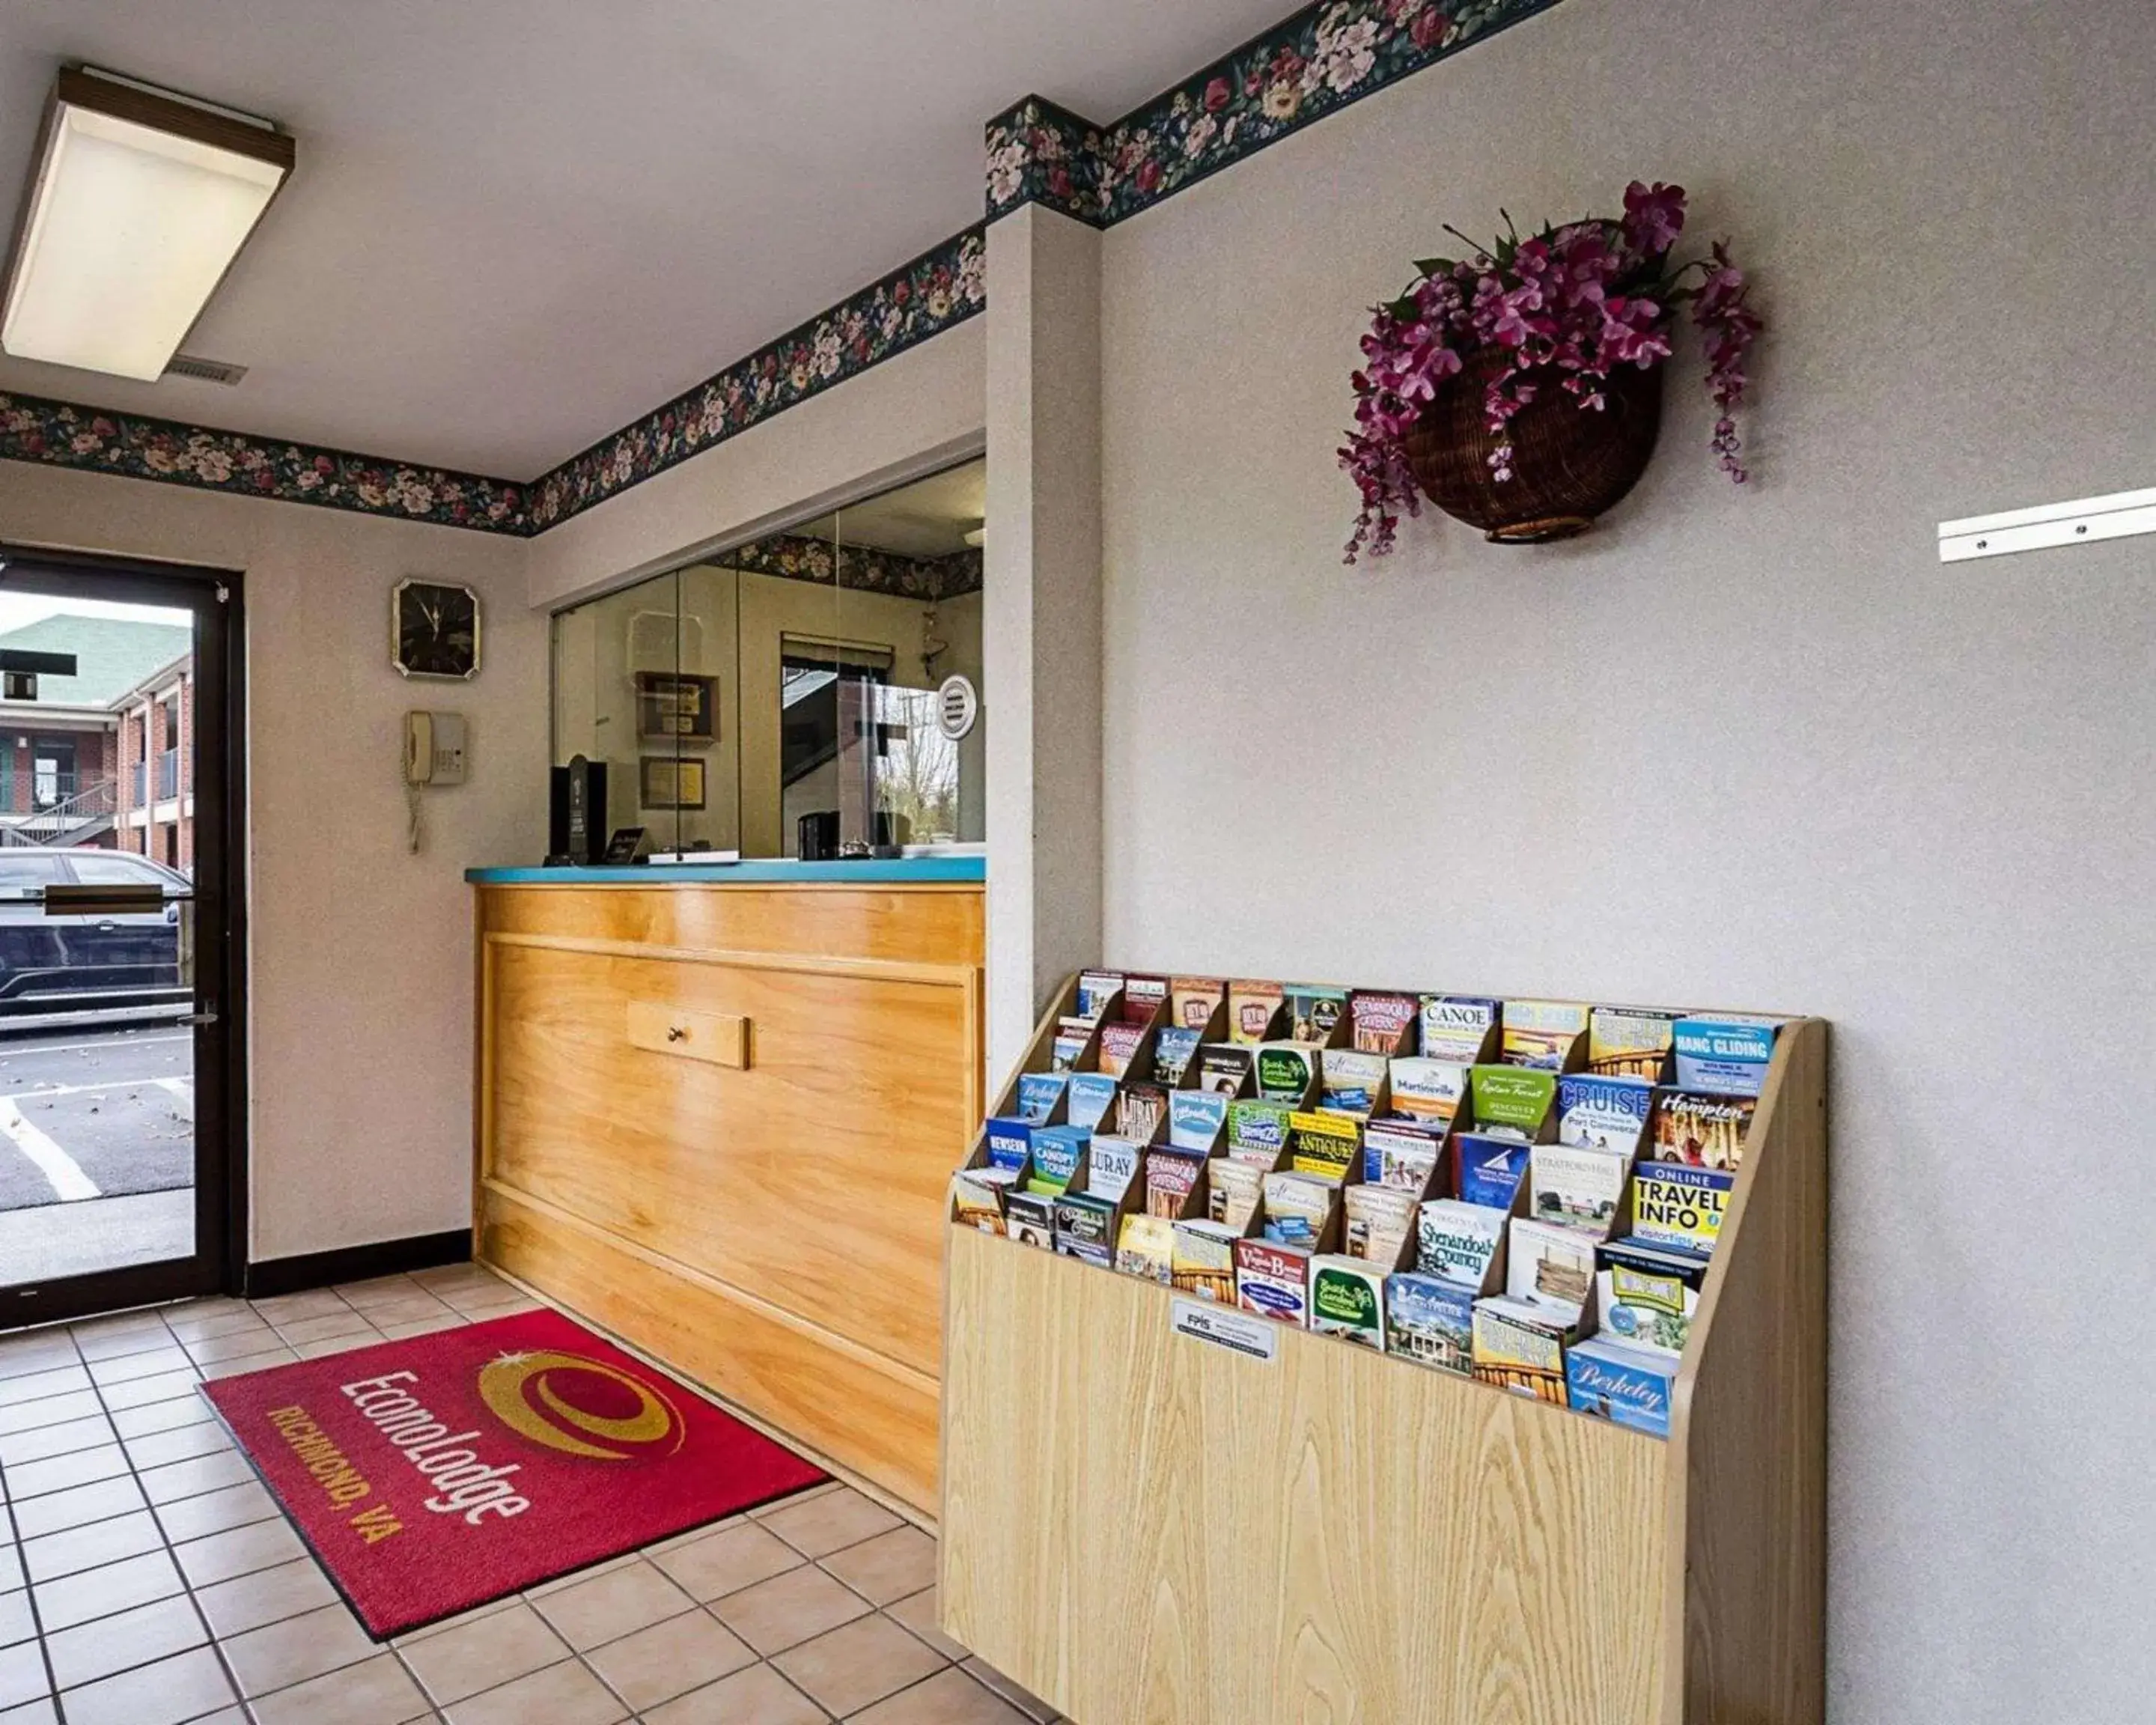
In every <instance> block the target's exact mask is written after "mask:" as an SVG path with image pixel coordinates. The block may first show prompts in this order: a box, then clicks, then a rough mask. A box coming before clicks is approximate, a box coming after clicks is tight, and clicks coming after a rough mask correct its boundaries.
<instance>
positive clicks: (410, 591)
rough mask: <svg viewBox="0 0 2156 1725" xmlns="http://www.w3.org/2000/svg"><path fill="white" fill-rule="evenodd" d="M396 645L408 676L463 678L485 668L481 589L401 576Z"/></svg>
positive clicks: (393, 630) (395, 603) (395, 606)
mask: <svg viewBox="0 0 2156 1725" xmlns="http://www.w3.org/2000/svg"><path fill="white" fill-rule="evenodd" d="M389 626H390V651H391V657H392V660H393V663H394V664H395V665H396V666H397V669H398V670H399V671H401V672H403V674H404V675H406V676H408V677H442V678H447V679H449V680H454V681H462V680H465V679H467V678H470V677H473V676H475V675H478V673H479V595H478V594H477V593H474V592H473V591H472V590H471V589H470V588H468V587H452V586H448V585H445V584H444V583H438V582H432V581H400V582H398V583H397V588H396V592H395V593H394V595H393V598H392V600H391V604H390V619H389Z"/></svg>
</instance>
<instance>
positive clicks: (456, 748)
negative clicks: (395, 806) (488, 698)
mask: <svg viewBox="0 0 2156 1725" xmlns="http://www.w3.org/2000/svg"><path fill="white" fill-rule="evenodd" d="M464 782H465V721H464V715H463V714H461V713H424V712H409V713H407V714H405V715H404V783H407V784H408V785H433V786H440V785H453V784H462V783H464Z"/></svg>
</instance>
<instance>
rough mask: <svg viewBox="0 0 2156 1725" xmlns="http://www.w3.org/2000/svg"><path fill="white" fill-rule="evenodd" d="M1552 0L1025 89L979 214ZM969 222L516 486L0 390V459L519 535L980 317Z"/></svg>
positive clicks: (1244, 121)
mask: <svg viewBox="0 0 2156 1725" xmlns="http://www.w3.org/2000/svg"><path fill="white" fill-rule="evenodd" d="M1559 3H1560V0H1317V3H1316V4H1313V5H1310V6H1306V7H1305V8H1303V9H1302V10H1301V11H1300V12H1297V13H1294V14H1292V15H1291V17H1289V18H1286V19H1283V20H1282V21H1281V23H1278V24H1276V25H1275V26H1274V27H1273V28H1271V29H1269V30H1267V31H1265V32H1264V33H1262V34H1260V35H1259V36H1257V37H1255V38H1254V39H1252V40H1250V42H1247V43H1245V44H1244V45H1243V46H1242V47H1240V48H1239V49H1235V51H1234V52H1233V53H1231V54H1224V55H1223V56H1222V57H1221V58H1220V59H1217V60H1215V61H1214V62H1213V64H1210V65H1209V66H1207V67H1205V68H1204V69H1203V70H1201V71H1199V72H1197V73H1194V74H1192V75H1191V76H1190V77H1188V78H1186V79H1184V80H1182V82H1181V83H1179V84H1178V85H1176V86H1175V88H1173V90H1168V91H1166V92H1164V93H1163V94H1162V95H1158V96H1156V97H1154V98H1153V99H1152V100H1150V101H1147V102H1145V103H1143V104H1142V105H1140V106H1139V107H1137V109H1135V110H1132V112H1131V113H1129V114H1127V115H1126V116H1124V117H1123V118H1122V119H1121V120H1118V121H1114V122H1113V123H1112V124H1111V125H1108V126H1096V125H1095V124H1093V123H1092V122H1091V121H1087V120H1086V119H1084V118H1082V117H1081V116H1078V115H1076V114H1073V113H1071V112H1070V110H1068V109H1066V108H1062V107H1059V106H1058V105H1056V104H1055V103H1053V102H1050V101H1049V100H1046V99H1045V98H1044V97H1040V96H1029V97H1027V98H1026V99H1025V100H1024V101H1022V102H1019V103H1018V104H1016V105H1014V106H1013V107H1012V108H1011V109H1009V110H1008V111H1006V112H1005V113H1003V114H1000V115H998V116H997V117H996V118H995V119H993V120H992V121H989V122H988V129H987V144H988V161H987V206H988V219H989V220H993V219H994V218H997V217H998V216H1002V215H1006V214H1008V213H1009V212H1011V211H1012V210H1014V209H1017V208H1019V207H1020V206H1021V205H1024V204H1026V203H1043V204H1046V205H1048V206H1049V207H1050V208H1054V209H1057V210H1060V211H1061V212H1062V213H1065V214H1066V215H1069V216H1072V217H1074V218H1076V219H1078V220H1080V221H1082V222H1086V223H1090V224H1091V225H1093V226H1095V227H1101V228H1105V227H1108V226H1111V225H1112V224H1113V223H1117V222H1121V221H1124V220H1127V218H1130V217H1132V216H1133V215H1136V214H1137V213H1139V212H1140V211H1142V210H1145V209H1149V208H1152V206H1153V205H1154V204H1157V203H1160V202H1161V201H1162V200H1163V199H1164V198H1170V197H1173V195H1174V194H1175V193H1178V192H1182V191H1186V190H1188V188H1189V187H1192V186H1194V185H1196V184H1197V183H1198V182H1199V181H1201V180H1204V179H1205V178H1207V177H1209V176H1211V175H1213V174H1215V173H1218V172H1219V171H1220V170H1221V169H1223V168H1224V167H1231V166H1233V165H1234V164H1235V163H1236V162H1240V161H1241V160H1242V159H1243V158H1244V157H1247V156H1250V155H1252V154H1254V153H1255V152H1256V151H1259V150H1262V149H1263V148H1265V146H1267V145H1268V144H1272V143H1276V142H1277V141H1279V140H1281V138H1284V137H1286V136H1288V135H1289V134H1291V132H1295V131H1300V130H1301V128H1302V127H1304V126H1308V125H1310V124H1311V123H1312V121H1317V120H1322V119H1323V118H1324V117H1325V116H1327V115H1329V114H1334V113H1337V112H1338V111H1339V110H1341V109H1342V108H1344V107H1346V106H1347V105H1349V104H1351V103H1353V102H1355V101H1358V100H1361V99H1362V98H1363V97H1364V96H1366V95H1372V94H1373V93H1374V92H1376V91H1378V90H1382V89H1383V88H1385V87H1386V86H1387V85H1390V84H1393V83H1394V82H1397V81H1398V80H1400V79H1402V78H1404V77H1406V76H1408V75H1409V74H1411V73H1414V72H1419V71H1421V70H1423V69H1424V68H1425V67H1428V66H1430V65H1433V64H1436V62H1438V61H1439V60H1441V59H1446V58H1447V57H1449V56H1450V55H1451V54H1456V53H1458V52H1459V51H1460V49H1464V48H1466V47H1467V46H1469V45H1470V44H1472V43H1475V42H1477V41H1480V40H1481V39H1484V38H1485V37H1487V36H1490V35H1492V34H1494V33H1496V32H1497V31H1499V30H1501V29H1503V28H1507V26H1509V25H1512V24H1515V23H1519V22H1521V21H1522V19H1525V18H1531V17H1532V16H1534V15H1535V14H1536V13H1540V12H1545V11H1548V9H1549V8H1552V7H1553V6H1556V5H1558V4H1559ZM985 263H986V250H985V224H983V225H977V226H974V227H971V228H967V229H965V230H964V231H963V232H962V233H960V234H953V235H952V237H951V238H950V239H947V240H944V241H943V242H942V243H941V244H937V245H935V246H932V247H931V248H930V249H928V250H927V251H926V252H924V253H922V254H921V255H920V256H919V257H917V258H916V259H913V260H912V261H911V263H908V264H904V265H901V267H900V268H899V269H896V270H892V271H891V273H890V274H889V275H885V276H883V277H881V278H880V280H876V281H874V282H871V283H870V284H869V285H867V286H866V287H865V288H863V289H861V290H860V292H858V293H856V294H854V295H850V297H848V298H847V299H845V300H841V301H840V302H839V304H838V305H834V306H832V307H831V308H830V309H829V310H828V311H824V312H822V313H819V315H818V316H815V317H813V318H811V319H809V320H808V321H807V322H806V323H803V324H802V325H801V326H799V327H798V328H797V329H794V330H791V331H788V332H787V333H786V334H785V335H783V336H781V337H779V339H778V340H777V341H773V342H771V343H769V344H767V346H765V347H761V348H759V349H757V351H756V352H754V353H752V354H750V355H748V356H747V357H746V358H743V359H742V360H739V361H737V362H735V363H734V364H732V365H731V366H729V367H726V370H724V371H722V372H720V373H719V374H718V375H717V376H716V377H711V378H708V379H706V381H705V382H702V383H700V384H698V385H697V386H696V388H693V389H690V390H689V391H687V392H686V393H684V394H682V395H680V396H679V397H677V398H675V399H674V400H673V401H670V402H669V403H666V404H665V406H664V407H662V408H658V409H657V410H656V411H654V412H653V413H647V414H646V415H644V418H641V419H639V420H638V421H636V423H635V424H632V425H629V426H625V427H624V428H623V429H621V430H619V431H617V432H615V433H613V434H612V435H610V436H608V437H606V438H603V439H600V440H599V441H598V443H596V444H593V445H592V446H591V448H589V449H586V450H584V451H583V453H582V454H578V455H576V456H574V457H572V458H571V459H569V460H567V461H565V462H563V463H562V465H560V466H558V467H557V468H555V469H554V470H552V472H550V473H547V474H546V475H542V477H541V478H539V479H537V480H533V481H532V482H531V483H530V484H528V485H526V484H520V483H518V482H516V481H514V480H501V479H490V478H486V477H485V476H483V475H477V474H466V473H454V472H449V471H447V470H442V469H439V468H430V467H416V466H412V465H406V464H403V463H398V462H393V461H385V460H382V459H379V458H377V457H375V456H370V455H359V454H351V453H349V452H347V451H345V450H340V449H317V448H315V447H312V446H311V445H307V444H291V443H285V442H281V441H279V440H277V439H269V438H258V437H253V436H249V435H247V434H244V433H239V432H233V431H220V430H215V429H208V428H205V427H202V426H193V425H183V424H177V423H176V422H174V421H172V420H167V419H157V418H149V417H146V416H145V415H141V414H136V413H107V412H104V411H101V410H99V409H96V408H84V407H77V406H74V405H72V404H70V403H65V402H56V401H48V400H44V399H42V398H38V397H34V396H28V395H15V394H10V393H0V460H17V461H33V462H39V463H43V464H44V465H52V466H60V467H69V468H75V469H80V470H87V471H91V472H99V473H114V474H121V475H127V476H129V477H131V478H136V479H146V480H158V481H161V482H162V483H165V484H168V485H191V486H193V487H196V488H197V489H198V490H213V491H223V492H228V493H239V494H242V495H250V496H258V497H269V498H275V499H278V500H280V501H285V502H288V503H306V504H313V505H316V506H321V507H325V508H331V509H347V510H352V511H357V512H358V513H361V514H369V515H379V516H391V517H393V518H395V519H398V520H403V521H426V522H431V523H434V524H435V525H437V526H452V527H467V528H473V529H477V530H480V531H487V532H495V533H510V534H520V535H533V534H538V533H543V532H545V531H547V529H548V528H550V527H555V526H560V525H561V524H562V522H563V521H567V520H569V519H571V518H572V516H577V515H579V514H581V513H582V512H583V511H585V510H587V509H589V508H591V507H592V506H593V505H595V504H598V503H602V502H604V501H606V500H607V499H608V498H609V497H613V496H617V495H619V494H620V493H621V492H623V491H624V490H628V489H629V487H630V486H632V485H639V484H641V483H642V482H643V481H644V480H648V479H650V478H652V477H653V476H654V475H657V474H660V473H664V472H665V470H667V469H668V468H670V467H672V466H674V465H675V464H676V463H678V462H680V461H685V460H686V459H689V458H690V456H692V455H695V454H698V453H700V452H701V451H702V450H704V449H710V448H711V447H712V446H714V445H715V444H720V443H723V442H725V441H726V439H728V438H731V437H734V436H737V435H738V434H740V433H742V432H743V431H746V430H747V429H749V428H750V427H751V426H752V425H757V424H761V423H762V421H764V420H765V419H767V418H770V417H771V416H772V415H773V414H774V413H783V412H784V411H785V410H786V409H787V408H790V407H794V406H797V405H798V403H802V402H803V401H806V400H808V398H810V397H811V396H814V395H816V394H819V393H821V392H822V391H824V390H825V389H828V388H831V387H832V385H834V384H836V383H842V382H845V380H846V379H847V378H849V377H856V376H858V375H860V373H861V372H864V371H866V370H867V369H868V368H869V367H870V366H874V365H878V364H880V363H881V362H883V361H885V360H886V359H890V358H892V357H896V355H898V354H901V353H903V352H906V350H907V349H908V348H910V347H916V346H917V345H918V344H919V343H921V342H922V341H927V340H928V339H929V338H930V337H932V336H937V335H941V334H942V332H943V331H945V330H947V329H950V328H952V327H953V326H956V325H957V324H959V323H962V322H963V321H965V320H966V319H968V318H969V317H972V316H976V315H977V314H978V313H979V312H980V311H982V309H983V306H984V305H986V303H987V284H986V280H985V274H986V272H985Z"/></svg>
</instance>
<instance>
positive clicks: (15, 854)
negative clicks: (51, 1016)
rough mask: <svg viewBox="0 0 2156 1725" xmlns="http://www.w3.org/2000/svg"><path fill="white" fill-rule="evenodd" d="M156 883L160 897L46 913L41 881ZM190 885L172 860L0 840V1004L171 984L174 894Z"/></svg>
mask: <svg viewBox="0 0 2156 1725" xmlns="http://www.w3.org/2000/svg"><path fill="white" fill-rule="evenodd" d="M48 886H155V887H157V888H158V889H159V891H161V892H162V896H163V899H164V903H163V907H162V909H161V910H157V911H128V912H125V913H122V914H119V915H105V914H102V913H96V914H90V915H78V914H74V913H72V912H70V913H68V914H64V915H61V916H48V915H47V914H46V913H45V906H44V892H45V888H47V887H48ZM193 896H194V887H193V883H191V882H190V881H189V880H188V879H187V876H186V875H183V874H182V873H181V872H180V871H179V870H177V869H172V868H167V866H166V865H164V864H162V863H160V862H153V861H152V860H151V859H150V858H148V857H146V856H133V855H129V854H128V853H127V852H126V851H122V850H95V849H90V848H88V847H85V848H80V849H76V850H44V849H40V848H37V847H33V846H29V845H23V846H15V847H5V848H0V1012H5V1011H10V1010H13V1011H21V1010H23V1006H24V1004H25V1003H29V1002H35V1001H44V1000H49V999H56V998H58V997H66V996H79V995H83V994H90V993H98V994H117V995H125V994H131V993H158V992H162V991H169V990H173V989H177V988H180V987H181V986H182V979H181V976H180V904H181V901H182V900H185V899H191V898H193Z"/></svg>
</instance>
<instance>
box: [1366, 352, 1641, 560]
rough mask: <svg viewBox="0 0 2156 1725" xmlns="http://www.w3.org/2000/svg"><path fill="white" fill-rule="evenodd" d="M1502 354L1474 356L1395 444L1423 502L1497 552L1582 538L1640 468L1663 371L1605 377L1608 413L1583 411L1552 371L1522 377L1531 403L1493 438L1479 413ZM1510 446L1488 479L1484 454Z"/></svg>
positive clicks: (1624, 370) (1626, 370)
mask: <svg viewBox="0 0 2156 1725" xmlns="http://www.w3.org/2000/svg"><path fill="white" fill-rule="evenodd" d="M1506 363H1507V356H1506V355H1504V354H1503V353H1501V352H1495V351H1489V350H1486V351H1484V352H1480V353H1477V354H1475V355H1474V356H1472V357H1471V358H1470V359H1469V360H1468V362H1467V364H1466V369H1465V370H1464V371H1463V372H1460V375H1459V376H1458V377H1454V378H1451V379H1450V380H1449V381H1448V382H1446V383H1445V384H1444V385H1443V386H1442V387H1441V388H1440V389H1439V390H1438V392H1437V394H1436V398H1435V399H1434V400H1433V401H1431V402H1430V403H1429V405H1428V406H1426V407H1425V408H1424V409H1423V411H1422V415H1421V417H1420V418H1419V419H1418V420H1417V421H1416V422H1415V424H1414V425H1413V426H1412V427H1411V428H1410V429H1409V430H1408V431H1407V433H1406V434H1404V436H1403V437H1402V439H1401V440H1400V441H1401V444H1402V446H1403V448H1404V450H1405V453H1406V455H1407V459H1408V465H1409V467H1410V468H1412V469H1413V470H1414V476H1415V478H1416V479H1417V480H1419V482H1420V484H1421V485H1422V488H1423V490H1424V492H1426V493H1427V494H1428V495H1429V497H1430V501H1431V502H1433V503H1435V505H1436V506H1438V507H1439V508H1440V509H1441V510H1443V511H1445V513H1446V514H1447V515H1449V516H1452V517H1453V519H1454V520H1455V521H1465V522H1466V523H1467V524H1468V526H1471V527H1480V528H1481V530H1482V533H1483V536H1484V537H1485V538H1486V539H1488V540H1490V541H1491V542H1492V543H1495V544H1500V545H1542V544H1546V543H1548V542H1549V541H1551V540H1553V539H1569V538H1571V537H1572V536H1573V535H1574V534H1576V533H1584V532H1585V531H1587V529H1588V527H1589V525H1590V524H1591V523H1592V522H1593V521H1594V518H1595V517H1596V516H1599V515H1600V514H1602V513H1603V512H1604V511H1606V510H1608V509H1609V508H1611V507H1612V506H1614V505H1615V504H1616V503H1617V502H1618V501H1620V499H1621V498H1623V496H1624V495H1625V493H1626V492H1628V491H1630V490H1631V489H1632V487H1633V486H1634V485H1636V484H1638V483H1639V480H1640V475H1641V474H1643V473H1645V471H1646V470H1647V462H1648V459H1649V458H1650V457H1651V456H1652V455H1653V454H1654V453H1655V434H1657V433H1658V432H1659V431H1660V430H1661V424H1662V367H1659V366H1657V367H1655V368H1654V369H1653V370H1651V371H1641V370H1640V369H1639V367H1636V366H1625V367H1620V368H1618V369H1615V370H1613V371H1612V372H1610V374H1609V384H1608V387H1607V388H1606V390H1605V391H1604V393H1605V395H1606V397H1607V399H1608V405H1607V406H1605V407H1604V408H1602V409H1601V410H1600V411H1599V412H1598V411H1595V410H1594V409H1591V408H1589V409H1583V408H1581V407H1580V405H1579V403H1578V398H1575V397H1574V396H1573V395H1572V394H1570V393H1568V392H1567V391H1566V390H1565V389H1564V388H1562V387H1561V385H1560V382H1559V381H1558V376H1557V374H1556V373H1555V372H1550V371H1546V370H1545V371H1536V372H1526V373H1524V374H1523V381H1526V382H1532V383H1533V384H1534V385H1535V386H1536V388H1535V397H1534V399H1533V400H1532V401H1531V402H1529V403H1527V406H1526V407H1524V408H1521V409H1520V410H1519V412H1518V413H1515V414H1514V415H1513V416H1512V423H1511V424H1508V425H1507V427H1506V428H1505V429H1504V430H1502V431H1492V430H1491V429H1490V426H1489V420H1488V416H1487V415H1486V413H1485V412H1484V410H1483V405H1482V398H1483V392H1484V390H1485V389H1486V388H1487V387H1488V385H1489V382H1490V380H1491V378H1492V377H1495V376H1496V375H1497V374H1498V373H1499V372H1501V370H1502V369H1503V368H1504V367H1505V365H1506ZM1505 444H1510V445H1511V446H1512V477H1511V478H1510V479H1508V480H1498V479H1496V478H1495V477H1494V476H1493V470H1492V467H1491V459H1490V458H1491V454H1492V453H1493V452H1494V451H1496V449H1499V448H1500V447H1501V446H1502V445H1505Z"/></svg>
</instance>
